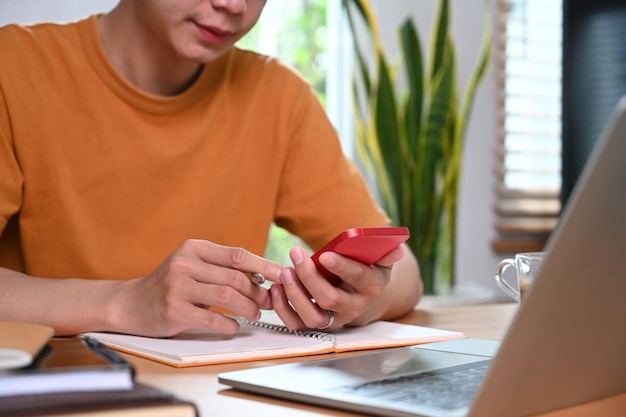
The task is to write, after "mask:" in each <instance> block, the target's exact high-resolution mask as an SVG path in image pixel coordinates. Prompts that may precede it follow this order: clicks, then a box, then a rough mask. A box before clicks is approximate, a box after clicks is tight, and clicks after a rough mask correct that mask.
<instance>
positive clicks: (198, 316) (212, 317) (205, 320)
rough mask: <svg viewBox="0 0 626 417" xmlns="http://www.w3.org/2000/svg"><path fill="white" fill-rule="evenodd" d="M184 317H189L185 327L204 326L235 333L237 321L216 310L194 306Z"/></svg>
mask: <svg viewBox="0 0 626 417" xmlns="http://www.w3.org/2000/svg"><path fill="white" fill-rule="evenodd" d="M186 317H188V318H190V320H189V321H190V322H189V323H187V326H186V328H205V329H211V330H214V331H217V332H220V333H224V334H235V333H237V331H238V330H239V327H240V326H239V323H238V322H237V321H236V320H234V319H232V318H230V317H228V316H225V315H224V314H221V313H219V312H216V311H212V310H208V309H203V308H199V307H195V308H194V311H192V312H190V313H189V314H188V315H187V316H186Z"/></svg>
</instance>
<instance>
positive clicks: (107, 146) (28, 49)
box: [0, 16, 388, 279]
mask: <svg viewBox="0 0 626 417" xmlns="http://www.w3.org/2000/svg"><path fill="white" fill-rule="evenodd" d="M96 22H97V17H96V16H91V17H89V18H86V19H84V20H80V21H78V22H75V23H70V24H39V25H34V26H28V27H24V26H17V25H10V26H6V27H4V28H1V29H0V51H2V54H1V56H0V233H2V237H1V238H0V266H4V267H9V268H13V269H16V270H20V271H23V272H26V273H28V274H31V275H35V276H45V277H83V278H110V279H125V278H131V277H135V276H141V275H144V274H146V273H148V272H150V271H151V270H152V269H154V268H155V267H156V266H157V265H158V264H159V263H161V262H162V261H163V260H164V259H165V258H166V257H167V256H168V255H169V254H170V253H171V252H172V251H174V250H175V249H176V248H177V247H178V246H179V245H180V244H181V243H182V242H183V241H184V240H185V239H188V238H196V239H207V240H210V241H213V242H216V243H219V244H222V245H229V246H238V247H244V248H246V249H248V250H250V251H252V252H255V253H257V254H263V252H264V249H265V246H266V243H267V237H268V231H269V228H270V225H271V223H272V222H273V221H275V222H276V224H278V225H279V226H282V227H284V228H286V229H287V230H289V231H291V232H292V233H294V234H296V235H298V236H300V237H301V238H302V239H303V240H304V241H305V242H306V243H307V244H309V245H310V246H311V247H312V248H314V249H315V248H318V247H320V246H322V245H323V244H324V243H325V242H326V241H327V240H329V239H331V238H332V237H334V236H335V235H336V234H337V233H339V232H340V231H342V230H343V229H346V228H348V227H357V226H359V227H366V226H378V225H383V224H386V223H387V222H388V218H387V216H386V215H385V214H384V213H383V211H382V210H381V209H380V208H379V207H378V206H377V205H376V203H375V201H374V200H373V198H372V197H371V196H370V194H369V193H368V190H367V187H366V184H365V183H364V181H363V180H362V178H361V176H360V174H359V172H358V170H357V169H356V168H355V166H354V165H353V164H352V163H351V162H350V161H349V160H348V159H347V158H346V157H345V156H344V155H343V154H342V151H341V147H340V143H339V140H338V138H337V135H336V132H335V130H334V129H333V127H332V125H331V124H330V122H329V121H328V118H327V116H326V114H325V112H324V109H323V108H322V107H321V106H320V104H319V102H318V100H317V98H316V96H315V94H314V92H313V91H312V90H311V88H310V86H309V85H308V84H307V83H306V82H305V81H303V80H302V78H301V77H299V76H298V75H297V74H296V73H295V72H294V71H292V70H291V69H289V68H288V67H287V66H285V65H283V64H281V63H280V62H279V61H277V60H275V59H272V58H268V57H266V56H262V55H259V54H255V53H252V52H247V51H241V50H237V49H233V50H232V51H231V52H229V53H228V54H226V55H225V56H224V57H222V58H221V59H219V60H218V61H217V62H214V63H211V64H208V65H206V66H205V67H204V69H203V71H202V73H201V74H200V76H199V78H198V79H197V80H196V82H195V83H194V84H193V85H192V86H191V87H190V88H189V89H187V90H186V91H185V92H184V93H182V94H180V95H177V96H175V97H159V96H154V95H150V94H147V93H145V92H142V91H140V90H138V89H137V88H135V87H134V86H132V85H131V84H130V83H129V82H128V81H127V80H126V79H124V78H123V77H122V76H121V75H120V74H118V73H117V72H116V70H115V69H114V67H113V66H112V65H111V64H110V62H109V61H108V59H107V57H106V55H105V53H104V50H103V48H102V46H101V44H100V41H99V38H98V32H97V26H96Z"/></svg>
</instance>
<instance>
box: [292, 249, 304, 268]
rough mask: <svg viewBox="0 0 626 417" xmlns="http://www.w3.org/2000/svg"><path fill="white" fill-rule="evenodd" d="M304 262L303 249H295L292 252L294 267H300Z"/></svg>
mask: <svg viewBox="0 0 626 417" xmlns="http://www.w3.org/2000/svg"><path fill="white" fill-rule="evenodd" d="M303 260H304V256H303V255H302V249H301V248H293V249H292V250H291V261H292V262H293V264H294V265H300V264H301V263H302V261H303Z"/></svg>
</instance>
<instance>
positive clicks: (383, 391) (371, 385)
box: [333, 361, 491, 410]
mask: <svg viewBox="0 0 626 417" xmlns="http://www.w3.org/2000/svg"><path fill="white" fill-rule="evenodd" d="M490 362H491V361H485V362H478V363H475V364H472V365H471V366H470V367H468V366H467V365H464V366H463V367H454V368H451V369H441V370H435V371H428V372H422V373H419V374H415V375H404V376H400V377H396V378H389V379H384V380H379V381H373V382H368V383H364V384H359V385H352V386H345V387H339V388H337V389H334V390H333V391H335V392H337V391H339V392H342V393H346V394H352V395H358V396H365V397H369V398H379V399H383V400H387V401H392V402H396V403H397V402H401V403H404V404H409V405H421V406H429V407H436V408H443V409H447V410H453V409H456V408H460V407H469V405H470V404H471V402H472V399H473V398H474V396H475V395H476V392H477V390H478V387H479V386H480V384H481V383H482V381H483V379H484V378H485V374H486V372H487V369H488V368H489V363H490Z"/></svg>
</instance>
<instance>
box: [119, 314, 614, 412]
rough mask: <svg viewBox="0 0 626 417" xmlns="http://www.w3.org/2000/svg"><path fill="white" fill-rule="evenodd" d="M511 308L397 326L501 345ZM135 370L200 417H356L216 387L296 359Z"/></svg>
mask: <svg viewBox="0 0 626 417" xmlns="http://www.w3.org/2000/svg"><path fill="white" fill-rule="evenodd" d="M516 308H517V306H516V305H515V304H493V305H474V306H462V307H438V308H429V309H427V310H426V309H421V308H418V309H417V310H415V311H413V312H411V313H410V314H409V315H407V316H406V317H404V318H402V319H401V320H398V321H401V322H404V323H413V324H417V325H421V326H429V327H437V328H440V329H447V330H457V331H462V332H464V333H465V334H466V335H467V336H468V337H476V338H483V339H492V340H499V339H501V338H502V337H503V336H504V334H505V331H506V328H507V326H508V324H509V323H510V321H511V319H512V318H513V316H514V314H515V312H516ZM125 356H126V357H127V358H128V359H129V360H130V361H131V362H132V363H133V364H134V365H135V366H136V369H137V378H138V379H139V380H140V381H143V382H146V383H148V384H151V385H154V386H158V387H161V388H164V389H166V390H168V391H170V392H173V393H175V394H176V395H178V396H179V397H181V398H185V399H189V400H191V401H193V402H195V403H196V405H197V406H198V408H199V410H200V416H201V417H209V416H220V417H229V416H232V417H235V416H241V415H243V414H245V415H254V416H257V417H313V416H335V417H350V416H351V417H354V416H359V414H355V413H349V412H345V411H339V410H333V409H326V408H323V407H317V406H312V405H307V404H300V403H296V402H290V401H285V400H278V399H273V398H269V397H264V396H258V395H253V394H247V393H243V392H238V391H235V390H233V389H230V388H229V387H227V386H224V385H221V384H219V383H218V382H217V374H219V373H221V372H225V371H232V370H236V369H245V368H249V367H257V366H265V365H270V364H277V363H283V362H287V361H294V360H295V359H285V360H271V361H259V362H249V363H240V364H229V365H215V366H200V367H193V368H184V369H177V368H173V367H170V366H167V365H162V364H159V363H156V362H152V361H149V360H146V359H142V358H138V357H134V356H130V355H125ZM322 357H324V358H328V357H331V355H324V356H312V357H308V358H300V359H298V360H313V359H320V358H322ZM625 415H626V393H625V394H622V395H618V396H615V397H611V398H609V399H604V400H599V401H594V402H591V403H587V404H583V405H580V406H576V407H570V408H566V409H562V410H559V411H556V412H552V413H546V414H541V417H583V416H585V417H591V416H593V417H597V416H602V417H618V416H620V417H621V416H625Z"/></svg>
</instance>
